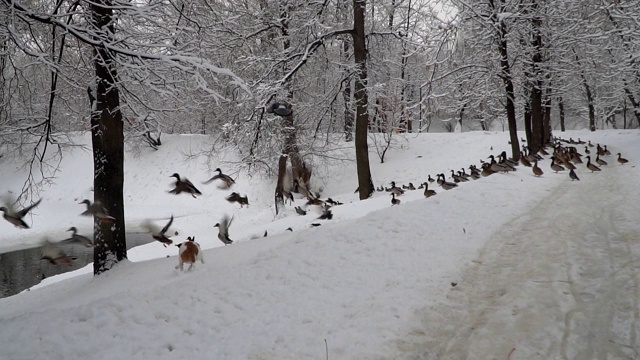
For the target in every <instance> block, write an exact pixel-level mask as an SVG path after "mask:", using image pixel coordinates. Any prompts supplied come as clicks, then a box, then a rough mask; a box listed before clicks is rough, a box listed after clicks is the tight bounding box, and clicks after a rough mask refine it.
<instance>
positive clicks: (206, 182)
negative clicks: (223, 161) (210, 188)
mask: <svg viewBox="0 0 640 360" xmlns="http://www.w3.org/2000/svg"><path fill="white" fill-rule="evenodd" d="M217 179H220V174H218V175H214V176H213V177H212V178H211V179H209V180H207V181H205V182H203V184H209V183H211V182H212V181H213V180H217Z"/></svg>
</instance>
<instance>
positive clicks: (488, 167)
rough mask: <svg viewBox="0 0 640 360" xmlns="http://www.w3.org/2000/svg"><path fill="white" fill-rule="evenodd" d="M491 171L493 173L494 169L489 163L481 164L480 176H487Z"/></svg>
mask: <svg viewBox="0 0 640 360" xmlns="http://www.w3.org/2000/svg"><path fill="white" fill-rule="evenodd" d="M493 173H495V171H493V170H492V169H491V164H489V163H484V164H482V173H481V174H482V176H484V177H487V176H489V175H491V174H493Z"/></svg>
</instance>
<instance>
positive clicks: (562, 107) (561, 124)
mask: <svg viewBox="0 0 640 360" xmlns="http://www.w3.org/2000/svg"><path fill="white" fill-rule="evenodd" d="M558 110H559V111H560V131H562V132H564V131H565V130H566V128H565V127H564V101H563V100H562V96H560V97H559V98H558Z"/></svg>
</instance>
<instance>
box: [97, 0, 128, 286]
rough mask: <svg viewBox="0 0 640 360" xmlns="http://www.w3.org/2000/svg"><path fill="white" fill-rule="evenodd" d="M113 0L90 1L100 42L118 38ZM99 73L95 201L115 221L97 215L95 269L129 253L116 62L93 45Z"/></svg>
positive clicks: (107, 53)
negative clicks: (115, 36) (103, 219)
mask: <svg viewBox="0 0 640 360" xmlns="http://www.w3.org/2000/svg"><path fill="white" fill-rule="evenodd" d="M113 5H114V4H113V1H111V0H96V1H95V2H93V3H92V5H91V15H92V17H91V20H92V22H93V24H94V26H95V29H96V30H95V31H96V32H97V35H95V36H96V37H98V38H99V39H100V41H101V42H110V41H111V40H114V41H115V38H114V33H115V26H114V24H113V10H112V9H113ZM94 66H95V74H96V82H97V83H96V92H95V98H94V99H91V98H92V97H93V95H92V94H91V91H89V95H90V100H92V112H91V140H92V144H93V167H94V169H93V171H94V178H93V191H94V202H100V203H101V204H102V205H103V206H104V207H105V208H106V210H107V212H108V213H109V215H110V216H112V217H113V218H115V221H113V222H105V221H100V219H98V218H94V235H93V236H94V243H95V244H96V247H95V248H94V255H93V258H94V263H93V273H94V274H96V275H97V274H100V273H102V272H104V271H107V270H109V269H111V268H112V267H113V266H114V265H115V264H116V263H117V262H119V261H121V260H123V259H125V258H126V257H127V245H126V237H125V222H124V196H123V187H124V133H123V124H122V113H121V112H120V96H119V93H118V84H117V73H116V66H115V62H114V58H113V54H112V53H111V51H109V50H107V49H106V48H104V47H95V48H94Z"/></svg>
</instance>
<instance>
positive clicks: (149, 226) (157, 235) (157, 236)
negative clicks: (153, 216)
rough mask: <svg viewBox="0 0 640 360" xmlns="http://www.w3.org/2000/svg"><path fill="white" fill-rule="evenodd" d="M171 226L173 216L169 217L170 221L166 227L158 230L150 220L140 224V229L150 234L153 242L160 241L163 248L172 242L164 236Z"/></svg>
mask: <svg viewBox="0 0 640 360" xmlns="http://www.w3.org/2000/svg"><path fill="white" fill-rule="evenodd" d="M171 224H173V215H171V219H169V222H168V223H167V225H165V226H164V227H163V228H162V229H160V228H158V226H157V225H155V224H154V223H152V222H151V220H145V222H144V223H142V227H143V228H145V229H146V230H147V232H149V233H150V234H151V237H152V238H153V239H154V240H158V241H160V242H161V243H162V244H163V245H164V246H165V247H167V245H171V244H172V243H173V241H172V240H171V239H169V238H168V237H167V236H166V235H165V234H166V233H167V231H168V230H169V227H170V226H171Z"/></svg>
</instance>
